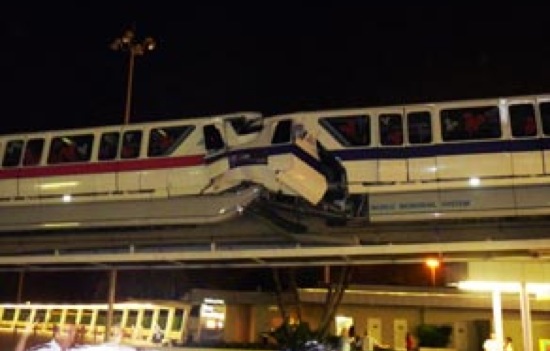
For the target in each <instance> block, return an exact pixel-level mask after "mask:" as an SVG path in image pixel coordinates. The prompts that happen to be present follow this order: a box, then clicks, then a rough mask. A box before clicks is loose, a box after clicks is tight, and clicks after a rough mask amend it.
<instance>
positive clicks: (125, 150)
mask: <svg viewBox="0 0 550 351" xmlns="http://www.w3.org/2000/svg"><path fill="white" fill-rule="evenodd" d="M141 136H142V133H141V131H140V130H131V131H128V132H125V133H124V137H123V140H122V151H121V153H120V157H121V158H137V157H139V149H140V146H141Z"/></svg>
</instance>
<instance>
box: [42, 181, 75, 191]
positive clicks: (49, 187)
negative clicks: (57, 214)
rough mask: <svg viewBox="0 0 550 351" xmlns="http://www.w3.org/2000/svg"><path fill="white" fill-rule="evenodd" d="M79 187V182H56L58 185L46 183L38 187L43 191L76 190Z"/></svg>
mask: <svg viewBox="0 0 550 351" xmlns="http://www.w3.org/2000/svg"><path fill="white" fill-rule="evenodd" d="M78 185H79V182H75V181H72V182H56V183H45V184H40V185H39V186H38V187H39V188H40V189H42V190H55V189H61V188H74V187H76V186H78Z"/></svg>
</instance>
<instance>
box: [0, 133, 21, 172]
mask: <svg viewBox="0 0 550 351" xmlns="http://www.w3.org/2000/svg"><path fill="white" fill-rule="evenodd" d="M22 150H23V140H10V141H8V143H7V144H6V151H4V160H3V161H2V166H4V167H16V166H18V165H19V160H20V159H21V153H22Z"/></svg>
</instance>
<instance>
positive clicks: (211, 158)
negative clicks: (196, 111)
mask: <svg viewBox="0 0 550 351" xmlns="http://www.w3.org/2000/svg"><path fill="white" fill-rule="evenodd" d="M0 157H2V159H1V165H0V231H6V230H12V231H13V230H36V229H50V228H65V227H70V228H74V227H79V228H89V227H107V226H117V227H118V226H142V225H149V224H152V225H170V224H201V223H212V222H219V221H222V220H225V219H228V218H232V217H233V216H235V215H237V214H239V213H240V212H241V211H242V210H243V208H244V207H246V206H248V205H250V204H251V203H252V202H253V201H254V200H255V199H256V198H257V197H259V196H260V193H265V192H263V191H261V190H263V189H265V190H267V193H269V194H283V195H286V196H290V197H293V198H301V199H304V200H305V201H304V203H305V204H307V206H308V208H310V209H312V210H313V211H312V213H321V214H324V215H330V216H333V215H337V216H339V217H340V218H344V219H346V220H347V219H352V218H359V219H361V220H368V221H372V222H376V221H414V220H428V219H454V218H469V217H475V218H490V217H511V216H533V215H548V214H550V200H549V199H550V95H536V96H535V95H534V96H516V97H505V98H492V99H480V100H464V101H449V102H438V103H425V104H414V105H401V106H385V107H373V108H354V109H341V110H331V111H308V112H297V113H290V114H283V115H276V116H270V117H266V118H263V117H262V115H261V114H260V113H256V112H241V113H235V114H228V115H221V116H209V117H204V118H193V119H178V120H171V121H164V122H149V123H143V124H132V125H123V126H110V127H100V128H87V129H78V130H65V131H51V132H47V133H30V134H21V135H8V136H2V137H0ZM273 198H277V197H273Z"/></svg>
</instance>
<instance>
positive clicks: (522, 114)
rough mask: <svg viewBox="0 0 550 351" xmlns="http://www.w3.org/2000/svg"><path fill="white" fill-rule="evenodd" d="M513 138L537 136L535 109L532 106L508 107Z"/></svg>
mask: <svg viewBox="0 0 550 351" xmlns="http://www.w3.org/2000/svg"><path fill="white" fill-rule="evenodd" d="M508 113H509V114H510V125H511V126H512V136H514V137H528V136H534V135H537V122H536V119H535V108H534V107H533V105H531V104H521V105H512V106H510V107H508Z"/></svg>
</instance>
